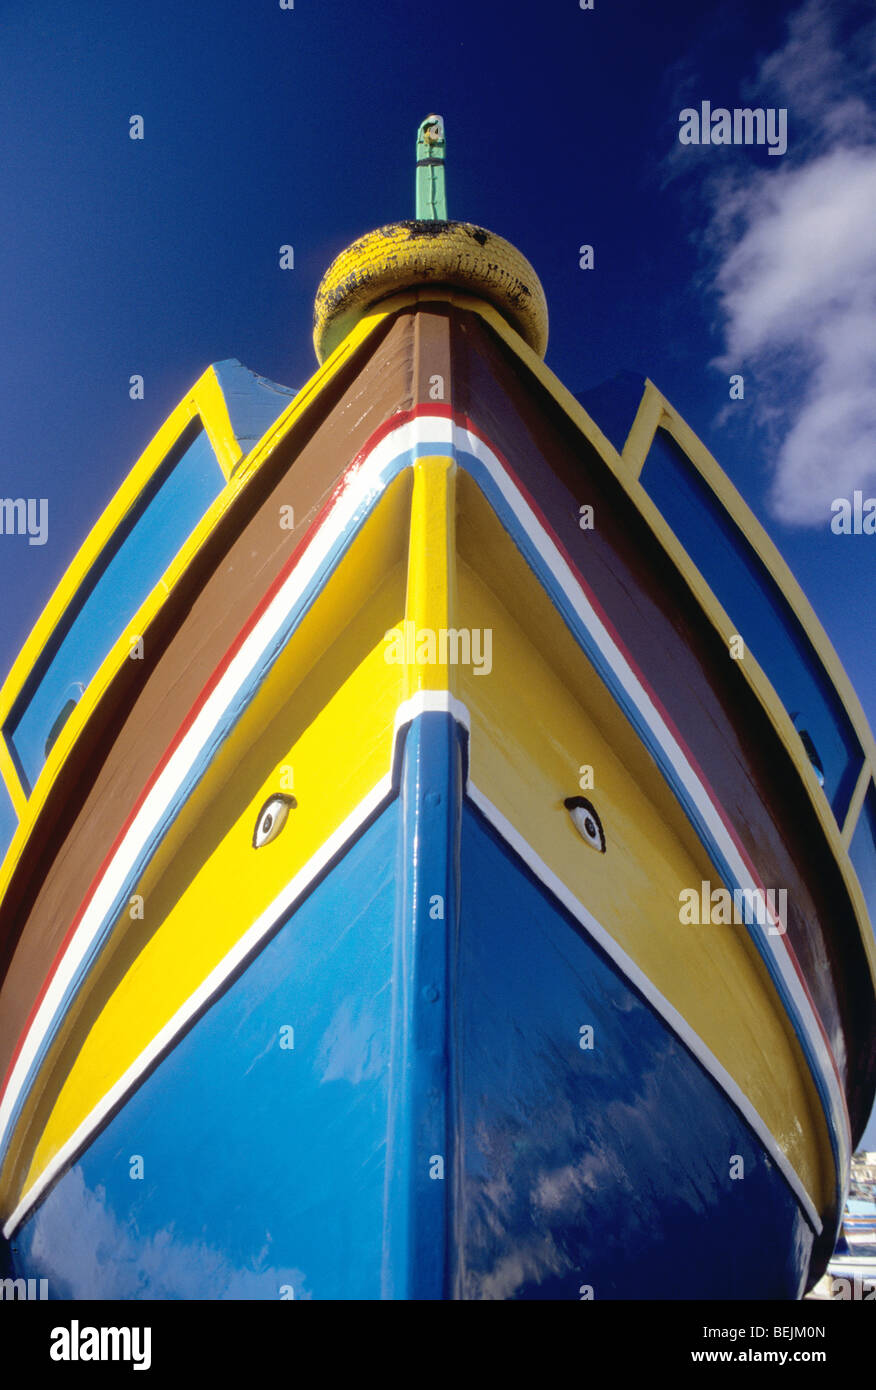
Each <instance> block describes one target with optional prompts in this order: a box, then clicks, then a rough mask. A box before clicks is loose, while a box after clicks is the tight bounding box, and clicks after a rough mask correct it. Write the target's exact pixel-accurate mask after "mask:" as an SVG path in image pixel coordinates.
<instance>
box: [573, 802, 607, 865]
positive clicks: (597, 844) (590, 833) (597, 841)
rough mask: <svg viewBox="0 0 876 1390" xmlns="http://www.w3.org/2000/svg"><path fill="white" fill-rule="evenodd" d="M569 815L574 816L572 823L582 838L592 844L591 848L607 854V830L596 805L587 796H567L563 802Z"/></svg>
mask: <svg viewBox="0 0 876 1390" xmlns="http://www.w3.org/2000/svg"><path fill="white" fill-rule="evenodd" d="M563 805H564V806H565V808H566V810H567V811H568V812H569V815H570V816H571V817H572V824H573V825H574V826H575V829H576V830H577V831H578V834H579V835H580V836H581V839H582V840H584V841H585V843H586V844H588V845H589V846H590V848H591V849H595V850H598V851H599V853H600V854H605V831H604V830H603V828H602V821H601V820H600V819H599V816H598V815H597V813H596V807H595V806H594V805H593V803H592V802H591V801H588V800H587V798H586V796H567V797H566V800H565V801H564V802H563Z"/></svg>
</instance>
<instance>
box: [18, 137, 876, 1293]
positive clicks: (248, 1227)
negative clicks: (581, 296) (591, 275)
mask: <svg viewBox="0 0 876 1390" xmlns="http://www.w3.org/2000/svg"><path fill="white" fill-rule="evenodd" d="M443 160H444V131H443V125H442V123H441V121H440V118H438V117H429V118H428V119H427V120H426V121H424V122H423V125H422V126H421V128H420V132H419V136H418V165H417V183H418V208H417V211H418V216H417V218H416V219H414V220H413V221H411V222H403V223H398V224H394V225H392V226H389V227H383V228H381V229H380V230H379V231H376V232H372V233H370V234H369V235H367V236H365V237H362V238H361V239H360V240H358V241H357V242H355V243H354V245H353V246H351V247H350V248H349V249H348V250H347V251H345V252H344V253H343V254H342V255H341V256H340V257H339V258H338V259H337V260H336V261H335V262H334V263H333V265H332V266H331V267H330V269H329V271H328V272H327V274H326V277H325V279H324V280H323V283H322V285H321V286H320V290H319V293H318V295H317V301H316V303H317V312H316V329H315V343H316V348H317V355H318V358H319V361H320V367H319V369H318V371H317V372H316V374H315V376H314V377H313V378H312V379H311V380H310V381H309V382H308V383H307V384H306V385H305V386H304V387H303V388H302V389H301V390H299V391H297V392H295V393H293V392H292V391H290V390H288V389H287V388H285V387H282V386H278V385H276V384H275V383H273V382H270V381H266V380H265V379H264V378H262V377H259V376H256V375H255V374H254V373H252V372H250V371H248V370H247V369H246V368H244V367H242V366H241V365H240V363H239V362H236V361H225V362H220V363H218V364H216V365H215V366H213V367H211V368H209V369H208V370H207V371H206V372H205V373H204V374H203V375H202V376H201V377H200V378H199V380H198V381H197V382H196V383H195V385H194V386H193V387H192V389H191V391H190V392H189V393H188V394H187V395H186V396H185V398H184V399H183V400H182V401H181V403H180V404H179V406H178V407H177V408H176V410H174V412H173V413H172V414H171V415H170V417H169V418H168V420H167V421H166V422H165V423H164V424H163V425H162V427H161V429H160V430H159V432H158V434H157V435H156V436H155V438H154V440H153V441H152V443H151V444H150V445H149V446H148V447H147V449H146V451H145V452H144V454H143V455H142V457H141V458H140V460H139V461H138V462H137V464H136V465H135V466H134V468H133V469H132V471H131V473H130V475H129V476H128V478H127V479H126V481H125V482H124V483H123V485H122V487H121V488H120V490H119V492H118V493H117V494H116V496H115V497H114V498H113V500H112V502H111V503H110V504H109V506H108V508H107V509H106V511H105V512H104V513H103V515H102V516H101V517H100V518H99V520H98V521H97V522H96V524H95V526H94V529H93V530H92V531H91V533H90V534H89V535H88V537H87V538H86V540H85V542H84V544H83V546H82V548H81V549H80V551H79V553H78V554H77V556H76V558H75V559H74V560H73V562H72V564H71V565H70V568H69V570H68V571H67V573H66V575H65V576H64V578H63V580H62V582H61V584H60V585H59V587H58V589H57V591H56V593H55V594H54V595H53V597H52V599H51V600H50V602H49V604H48V606H47V608H46V610H45V612H44V613H43V615H42V617H41V618H40V619H39V621H38V623H37V625H36V627H35V628H34V631H33V633H32V634H31V636H30V638H29V639H28V641H27V642H26V644H25V646H24V648H23V650H22V652H21V654H20V656H19V657H18V659H17V661H16V663H15V665H14V667H13V669H12V671H11V672H10V674H9V676H8V679H7V680H6V683H5V685H4V687H3V689H2V692H0V729H2V738H0V773H2V779H3V784H4V785H5V788H6V793H5V794H4V796H5V797H6V800H4V805H3V809H2V812H0V830H2V834H3V839H2V848H3V850H4V851H5V858H4V860H3V864H2V871H0V893H2V897H0V943H2V947H0V949H2V987H0V1075H2V1077H3V1089H2V1095H0V1215H2V1221H3V1234H4V1236H5V1238H6V1241H7V1242H8V1245H7V1246H6V1248H5V1260H6V1270H5V1271H4V1273H5V1275H6V1278H5V1280H4V1281H3V1282H2V1283H0V1289H2V1290H4V1291H5V1293H4V1296H18V1295H19V1294H20V1296H24V1294H21V1292H20V1291H21V1290H22V1289H24V1288H26V1281H27V1280H28V1279H35V1280H39V1279H46V1280H47V1281H48V1289H49V1295H50V1297H53V1298H61V1299H83V1298H122V1299H148V1298H174V1299H177V1298H182V1299H188V1298H197V1299H221V1298H252V1299H255V1298H258V1299H272V1298H280V1299H282V1298H295V1299H302V1298H316V1299H319V1298H323V1299H324V1298H336V1299H371V1298H381V1297H382V1298H401V1299H444V1298H464V1299H469V1298H487V1299H515V1298H521V1299H522V1298H553V1299H575V1300H578V1299H588V1298H591V1297H594V1298H597V1299H605V1298H639V1299H651V1298H662V1299H666V1298H685V1297H699V1298H740V1297H744V1298H748V1297H755V1298H765V1299H766V1298H789V1299H793V1298H798V1297H800V1296H801V1295H802V1294H803V1292H804V1290H805V1289H806V1288H808V1287H809V1286H811V1285H812V1284H813V1283H814V1282H815V1281H816V1280H817V1279H818V1278H819V1276H820V1275H821V1274H822V1273H823V1271H824V1270H825V1268H826V1265H827V1261H828V1259H829V1257H830V1255H831V1252H832V1250H833V1246H834V1242H835V1239H836V1236H837V1232H838V1228H839V1221H840V1214H841V1212H842V1210H843V1204H844V1199H845V1194H846V1189H847V1185H848V1179H849V1155H850V1153H851V1150H852V1146H853V1144H854V1143H857V1142H858V1141H859V1140H860V1137H861V1134H862V1132H863V1129H864V1126H865V1123H866V1120H867V1116H868V1114H869V1112H870V1108H871V1105H872V1102H873V1093H874V1080H876V1027H874V1023H876V992H874V979H876V949H874V938H873V930H872V926H871V919H872V918H873V917H874V916H876V911H874V903H876V841H874V830H876V793H874V787H873V773H874V767H876V748H874V742H873V737H872V734H871V732H870V730H869V728H868V727H867V723H866V721H865V719H864V716H863V714H862V712H861V709H860V706H859V703H858V701H857V699H856V697H855V695H854V693H853V691H852V689H851V687H850V685H849V682H848V680H847V678H846V676H845V675H844V673H843V671H842V669H841V667H840V664H839V662H838V660H837V658H836V656H835V654H834V652H833V650H832V648H831V646H830V643H829V642H828V640H827V638H826V636H825V634H824V632H823V631H822V629H821V627H820V626H819V624H818V622H817V620H816V618H815V616H814V614H813V613H812V610H811V609H810V607H809V604H808V603H807V601H806V599H805V598H804V596H803V594H802V592H801V590H800V588H799V586H798V585H797V584H796V582H795V581H794V579H793V578H792V576H791V574H790V572H789V570H788V569H787V567H786V566H785V564H784V563H783V561H782V560H781V558H780V557H779V555H778V554H777V552H776V550H775V548H774V547H773V545H772V544H771V542H770V541H769V539H768V538H767V536H766V535H765V533H764V532H763V530H762V529H761V527H760V526H759V525H758V523H757V521H756V520H755V519H754V517H753V516H752V514H751V513H750V511H749V510H748V509H747V507H746V506H745V504H744V503H743V502H742V500H741V498H740V497H739V495H738V494H737V492H736V491H735V489H734V488H733V486H732V485H731V483H730V482H729V481H728V479H727V478H726V477H725V475H724V474H723V473H722V472H721V470H720V468H719V467H718V465H717V463H716V462H715V460H714V459H713V458H712V457H711V455H710V454H709V453H708V452H707V450H706V449H705V447H704V446H703V444H701V443H700V442H699V440H698V439H696V438H695V436H694V435H693V433H692V432H691V430H690V429H689V428H688V426H687V425H686V424H685V423H684V421H683V420H682V419H681V417H680V416H679V414H678V413H677V411H676V410H675V409H674V408H673V406H671V405H670V404H669V402H668V401H667V400H666V399H665V398H664V397H663V396H662V395H661V393H660V392H659V391H658V390H657V388H656V387H655V386H654V385H653V384H652V383H651V382H650V381H648V380H638V381H637V380H635V379H633V378H620V379H617V380H615V381H614V382H612V383H610V384H609V385H608V386H607V387H606V388H605V389H603V390H602V391H601V392H599V393H590V394H589V395H588V396H587V397H586V398H582V400H584V401H585V404H582V403H581V401H579V400H576V399H575V397H574V396H572V395H571V394H570V393H569V392H568V391H567V390H566V389H565V388H564V387H563V386H562V385H561V384H560V382H559V381H558V380H557V379H556V378H555V377H554V376H553V375H552V373H551V372H550V371H549V370H548V369H547V368H546V367H545V366H544V364H543V361H542V358H543V355H544V351H545V347H546V341H547V310H546V305H545V300H544V294H543V291H542V289H541V286H540V284H539V281H538V277H537V275H536V273H535V271H534V270H533V269H532V267H531V266H530V265H529V263H528V262H527V261H526V260H525V259H524V258H523V257H522V256H521V255H520V254H519V253H518V252H517V251H516V250H515V249H514V248H513V247H511V246H510V245H509V244H508V243H507V242H506V241H504V240H503V239H502V238H500V237H498V236H496V235H494V234H493V233H491V232H487V231H485V230H484V229H482V228H479V227H476V226H473V225H471V224H468V223H459V222H452V221H449V220H448V219H447V211H446V202H445V195H444V187H443V178H444V164H443ZM587 331H595V330H591V329H590V328H589V327H588V329H587ZM585 407H586V408H585ZM7 802H8V804H7Z"/></svg>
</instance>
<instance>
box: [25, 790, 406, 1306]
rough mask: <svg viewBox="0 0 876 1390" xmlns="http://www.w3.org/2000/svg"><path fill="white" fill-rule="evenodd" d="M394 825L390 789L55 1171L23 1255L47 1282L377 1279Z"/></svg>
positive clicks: (262, 1286)
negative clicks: (271, 931) (334, 859)
mask: <svg viewBox="0 0 876 1390" xmlns="http://www.w3.org/2000/svg"><path fill="white" fill-rule="evenodd" d="M398 834H399V813H398V803H397V802H393V803H392V804H391V805H390V806H389V807H388V808H387V809H386V810H385V811H384V812H383V813H382V814H381V815H380V816H379V817H378V818H377V820H375V821H374V823H373V824H372V825H371V826H370V827H369V828H368V829H367V830H366V831H365V832H364V833H363V834H362V836H361V837H360V838H359V839H358V840H357V841H356V842H355V843H354V844H353V845H352V846H351V847H350V849H349V850H348V852H347V853H346V854H345V855H344V857H343V858H342V859H341V860H340V861H339V862H338V863H337V864H336V865H335V867H334V868H333V869H332V871H331V872H330V873H329V874H328V875H327V877H325V878H324V879H323V881H322V882H321V883H320V884H319V885H318V886H317V887H316V888H315V889H314V890H313V892H312V893H311V894H310V896H309V897H308V898H307V899H306V900H305V901H304V902H302V903H301V905H300V906H299V908H298V910H297V911H296V912H295V913H294V915H293V916H292V917H291V918H290V919H289V921H288V922H287V923H286V924H285V925H284V926H282V927H281V928H280V930H279V931H278V933H277V934H276V935H275V936H274V937H273V938H272V939H271V940H270V942H269V943H268V944H267V945H266V946H265V947H264V949H263V950H262V951H261V952H260V953H259V954H258V955H257V956H256V957H255V958H254V959H253V960H252V961H251V962H250V964H249V965H248V967H247V968H246V970H245V972H244V973H243V974H242V975H241V976H239V978H238V979H237V980H236V981H235V982H234V983H233V984H232V985H231V986H230V988H228V989H227V991H226V992H225V993H224V994H223V995H222V996H221V997H220V998H219V999H217V1000H216V1001H215V1002H214V1004H213V1005H212V1007H211V1008H209V1009H208V1010H207V1012H206V1013H205V1014H204V1015H203V1016H202V1017H201V1018H200V1019H199V1020H198V1022H197V1023H196V1024H195V1025H194V1027H193V1028H192V1029H191V1030H190V1031H189V1032H188V1033H187V1034H186V1035H185V1036H184V1037H183V1038H182V1039H181V1041H180V1042H179V1044H178V1045H177V1046H176V1047H175V1048H174V1049H173V1050H172V1051H171V1052H170V1053H169V1054H168V1055H167V1056H166V1057H165V1058H164V1059H163V1060H162V1061H161V1062H160V1063H159V1064H158V1066H157V1067H156V1068H155V1070H154V1071H153V1072H152V1074H151V1075H150V1076H149V1077H148V1079H147V1080H146V1081H145V1082H144V1083H143V1084H142V1085H141V1086H140V1087H139V1089H138V1090H136V1091H135V1092H134V1093H133V1094H132V1095H131V1096H130V1097H129V1099H128V1101H127V1104H126V1105H125V1107H124V1109H123V1110H121V1111H120V1112H119V1113H118V1114H117V1115H116V1116H115V1118H114V1119H112V1120H111V1121H110V1123H109V1124H108V1125H107V1127H106V1128H105V1129H104V1130H103V1132H102V1133H101V1134H100V1135H99V1136H98V1137H97V1138H96V1139H95V1140H94V1142H93V1143H92V1144H91V1145H90V1147H89V1148H88V1149H87V1150H86V1152H85V1153H84V1154H83V1155H82V1156H81V1157H80V1158H79V1160H78V1161H77V1162H76V1163H75V1165H74V1166H73V1168H72V1169H71V1170H69V1171H68V1172H67V1173H66V1174H65V1175H64V1176H63V1177H62V1178H61V1179H60V1180H59V1182H58V1183H57V1185H56V1186H55V1188H54V1189H53V1190H52V1192H51V1193H50V1194H49V1196H48V1197H47V1198H46V1199H45V1201H44V1202H43V1203H42V1205H41V1206H40V1207H38V1208H37V1209H36V1210H35V1212H34V1214H33V1216H32V1217H30V1218H29V1219H28V1220H27V1221H26V1223H25V1224H24V1226H23V1227H22V1228H21V1230H20V1231H19V1232H18V1234H17V1236H16V1237H15V1240H14V1242H13V1244H14V1246H15V1247H16V1249H17V1253H16V1254H15V1255H14V1262H15V1267H16V1269H25V1268H26V1269H37V1268H38V1269H39V1270H40V1271H41V1276H42V1277H46V1278H48V1280H49V1285H50V1293H51V1296H52V1297H54V1298H76V1299H81V1298H125V1299H130V1298H162V1299H167V1298H172V1299H175V1298H205V1299H221V1298H243V1299H276V1298H280V1297H283V1296H286V1297H289V1292H288V1290H290V1289H291V1290H293V1291H294V1297H295V1298H296V1299H301V1298H305V1299H307V1298H356V1299H360V1298H361V1299H365V1298H377V1297H379V1296H380V1278H381V1259H380V1252H381V1242H382V1226H383V1196H384V1176H385V1175H384V1167H385V1149H386V1127H387V1104H388V1073H389V1044H390V1015H391V1006H392V981H391V974H392V943H393V922H394V914H395V890H394V885H393V874H394V868H395V855H396V847H397V843H398ZM279 843H281V842H279ZM257 865H258V852H257V851H253V872H257V871H258V869H257ZM284 1027H291V1028H293V1029H294V1034H293V1035H292V1038H291V1040H292V1041H293V1042H294V1047H292V1048H289V1047H286V1048H283V1047H281V1045H280V1043H281V1030H282V1029H283V1028H284ZM286 1040H287V1041H289V1035H288V1034H287V1035H286ZM137 1154H139V1155H141V1156H142V1159H143V1165H144V1170H143V1171H144V1176H143V1178H142V1180H138V1179H132V1178H131V1177H130V1176H129V1172H130V1166H131V1157H132V1155H137ZM284 1290H286V1292H285V1295H284V1292H283V1291H284Z"/></svg>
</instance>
